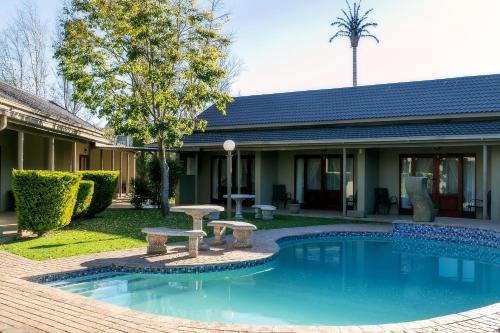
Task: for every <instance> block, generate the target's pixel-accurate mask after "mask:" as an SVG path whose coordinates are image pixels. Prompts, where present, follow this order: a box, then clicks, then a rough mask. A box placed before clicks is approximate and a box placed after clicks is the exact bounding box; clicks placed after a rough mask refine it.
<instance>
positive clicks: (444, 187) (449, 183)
mask: <svg viewBox="0 0 500 333" xmlns="http://www.w3.org/2000/svg"><path fill="white" fill-rule="evenodd" d="M439 192H440V193H441V194H455V193H458V158H441V161H440V163H439Z"/></svg>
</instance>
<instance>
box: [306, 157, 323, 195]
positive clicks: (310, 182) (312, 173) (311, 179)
mask: <svg viewBox="0 0 500 333" xmlns="http://www.w3.org/2000/svg"><path fill="white" fill-rule="evenodd" d="M307 189H308V190H321V158H310V159H308V160H307Z"/></svg>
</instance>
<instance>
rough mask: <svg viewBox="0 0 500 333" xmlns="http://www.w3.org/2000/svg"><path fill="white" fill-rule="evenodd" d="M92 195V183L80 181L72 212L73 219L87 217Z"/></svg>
mask: <svg viewBox="0 0 500 333" xmlns="http://www.w3.org/2000/svg"><path fill="white" fill-rule="evenodd" d="M93 195H94V182H93V181H91V180H82V181H80V186H79V187H78V195H77V196H76V203H75V209H74V210H73V219H75V218H82V217H84V216H85V215H87V213H88V211H89V208H90V203H91V202H92V196H93Z"/></svg>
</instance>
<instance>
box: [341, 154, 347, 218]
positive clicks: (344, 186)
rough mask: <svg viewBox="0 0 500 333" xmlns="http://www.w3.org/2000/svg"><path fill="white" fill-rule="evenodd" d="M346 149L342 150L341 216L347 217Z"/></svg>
mask: <svg viewBox="0 0 500 333" xmlns="http://www.w3.org/2000/svg"><path fill="white" fill-rule="evenodd" d="M346 171H347V149H345V148H342V215H343V216H344V217H345V216H347V182H346V180H347V172H346Z"/></svg>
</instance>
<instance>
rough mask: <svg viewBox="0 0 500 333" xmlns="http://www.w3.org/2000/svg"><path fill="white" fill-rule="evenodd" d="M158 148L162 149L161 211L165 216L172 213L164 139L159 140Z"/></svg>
mask: <svg viewBox="0 0 500 333" xmlns="http://www.w3.org/2000/svg"><path fill="white" fill-rule="evenodd" d="M158 148H159V150H160V166H161V198H160V200H161V204H160V208H161V213H162V215H163V216H168V215H169V214H170V205H169V203H168V199H169V198H168V194H169V187H170V184H169V177H168V174H169V171H170V170H169V169H168V164H167V156H166V152H165V146H164V143H163V140H159V143H158Z"/></svg>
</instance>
